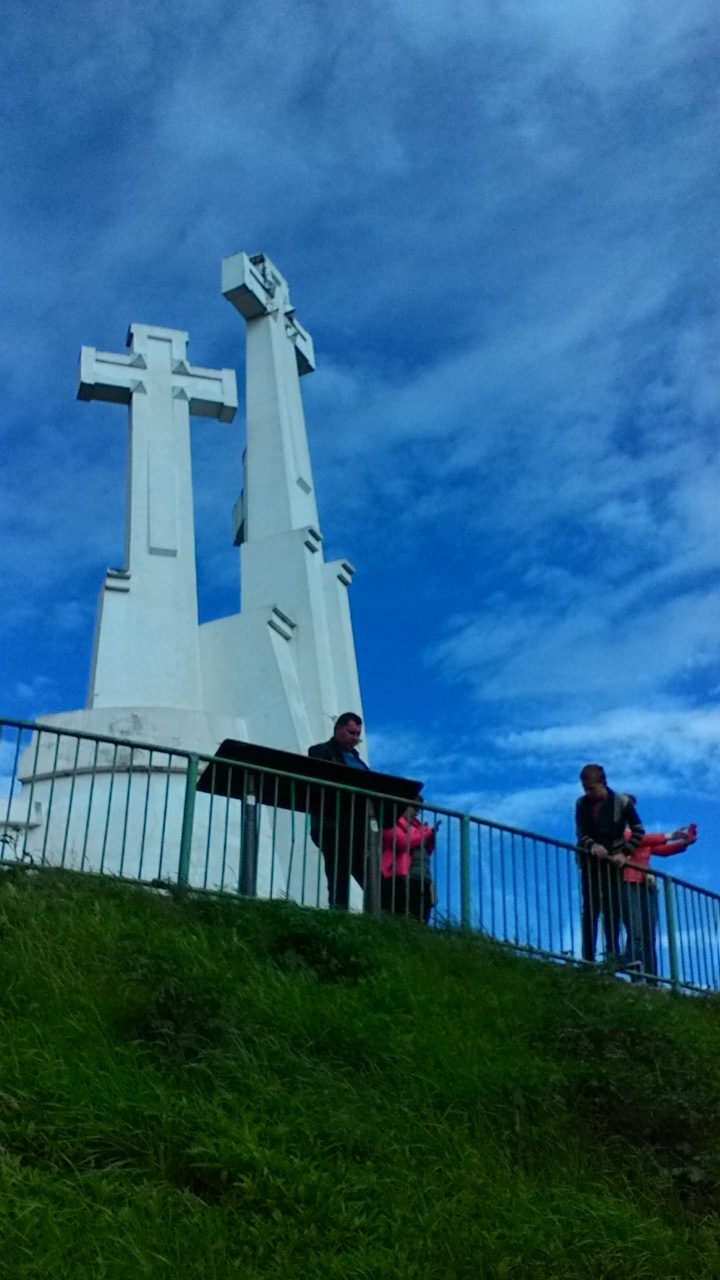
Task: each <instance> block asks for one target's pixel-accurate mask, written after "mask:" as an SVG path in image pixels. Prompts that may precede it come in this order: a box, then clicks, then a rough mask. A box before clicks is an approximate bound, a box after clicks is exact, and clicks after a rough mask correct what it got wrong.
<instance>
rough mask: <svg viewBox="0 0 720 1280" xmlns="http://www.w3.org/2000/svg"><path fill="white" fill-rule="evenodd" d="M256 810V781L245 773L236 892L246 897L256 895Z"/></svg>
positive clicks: (252, 776)
mask: <svg viewBox="0 0 720 1280" xmlns="http://www.w3.org/2000/svg"><path fill="white" fill-rule="evenodd" d="M274 852H275V850H274V849H273V854H274ZM257 856H258V811H257V795H256V782H255V777H254V775H253V774H252V773H248V774H246V777H245V787H244V795H243V818H242V849H241V851H240V877H239V881H238V892H239V893H241V894H242V895H243V897H246V898H254V897H256V895H257Z"/></svg>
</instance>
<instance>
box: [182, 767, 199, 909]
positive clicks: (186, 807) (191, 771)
mask: <svg viewBox="0 0 720 1280" xmlns="http://www.w3.org/2000/svg"><path fill="white" fill-rule="evenodd" d="M197 780H198V758H197V756H188V762H187V771H186V773H185V802H184V804H183V817H182V832H181V834H180V861H179V862H178V874H177V878H178V884H179V885H186V884H187V882H188V880H189V879H190V854H191V851H192V837H193V822H194V819H195V791H196V788H197Z"/></svg>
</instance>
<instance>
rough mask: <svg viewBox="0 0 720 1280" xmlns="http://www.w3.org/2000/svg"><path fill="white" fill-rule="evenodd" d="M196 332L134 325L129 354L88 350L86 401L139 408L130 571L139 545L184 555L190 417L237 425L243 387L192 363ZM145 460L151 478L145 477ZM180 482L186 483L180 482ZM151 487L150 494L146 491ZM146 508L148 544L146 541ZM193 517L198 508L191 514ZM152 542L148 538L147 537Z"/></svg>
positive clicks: (84, 355) (229, 374)
mask: <svg viewBox="0 0 720 1280" xmlns="http://www.w3.org/2000/svg"><path fill="white" fill-rule="evenodd" d="M187 342H188V335H187V333H183V332H182V331H181V330H179V329H161V328H158V327H156V326H151V325H144V324H131V325H130V329H129V332H128V346H129V347H130V354H129V355H116V354H114V353H113V352H107V351H96V350H95V348H94V347H83V348H82V351H81V354H80V384H79V387H78V399H79V400H107V401H111V402H112V403H114V404H129V405H130V412H131V432H132V441H131V467H130V486H129V487H130V501H129V509H128V513H127V522H128V529H127V568H129V569H132V568H133V567H135V566H133V565H131V563H130V559H131V557H132V552H133V550H136V551H137V552H140V553H141V552H142V551H143V550H146V551H148V552H149V553H150V554H151V555H171V556H172V555H177V552H178V541H179V539H178V519H179V518H180V519H182V515H184V514H187V513H186V512H183V513H181V512H180V511H179V510H178V506H179V501H178V500H179V499H180V497H181V494H180V493H179V492H178V490H179V488H181V487H184V486H183V484H182V482H183V480H186V479H189V472H188V474H187V476H185V475H182V474H180V475H179V474H178V472H181V473H182V472H184V471H186V465H184V464H185V463H186V462H187V464H188V465H189V457H188V458H187V459H185V458H184V456H183V455H184V454H185V453H186V452H188V453H189V439H188V441H187V443H186V441H185V438H184V437H185V435H186V433H187V431H188V425H187V424H188V418H189V415H190V414H194V415H196V416H199V417H204V418H219V419H220V421H221V422H232V420H233V418H234V417H235V413H236V411H237V386H236V381H235V373H234V371H233V370H232V369H203V368H198V367H195V366H193V365H190V364H188V363H187V359H186V357H187ZM138 463H140V464H141V465H142V464H145V465H142V470H143V471H144V472H145V476H144V477H142V476H141V475H139V474H138ZM178 482H180V483H178ZM143 491H145V492H143ZM143 512H146V513H147V542H146V544H145V546H143V545H142V543H141V542H140V541H139V535H140V527H139V526H140V525H141V524H142V523H144V521H143V520H142V515H143ZM190 516H192V512H191V511H190ZM144 541H145V540H144V539H143V542H144Z"/></svg>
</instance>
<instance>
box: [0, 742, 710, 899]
mask: <svg viewBox="0 0 720 1280" xmlns="http://www.w3.org/2000/svg"><path fill="white" fill-rule="evenodd" d="M6 726H7V727H9V728H14V729H19V730H22V731H27V732H28V733H38V732H42V733H50V734H55V735H56V736H57V737H69V738H76V739H82V740H83V741H87V742H94V743H104V744H106V745H108V746H112V747H126V748H128V749H129V750H131V751H145V752H148V753H153V754H163V755H166V756H171V757H172V756H177V757H179V758H180V759H184V760H187V761H197V762H198V763H199V762H200V761H204V762H205V763H206V764H220V765H229V766H231V767H232V768H235V769H245V770H248V771H252V772H253V773H262V774H266V775H270V776H271V777H273V778H283V779H287V780H289V781H291V782H299V783H303V784H305V785H308V786H310V785H312V786H321V787H330V788H332V789H333V790H334V791H344V792H348V793H350V794H353V795H357V794H359V793H360V794H362V795H363V796H367V797H369V798H370V799H373V800H382V801H384V802H386V803H389V804H402V805H404V806H406V807H407V805H408V804H409V803H410V802H409V801H408V799H407V797H406V796H393V795H389V794H388V793H387V792H381V791H369V790H367V789H366V788H364V787H363V788H362V790H361V792H359V791H358V788H357V787H356V786H353V783H352V780H350V781H348V782H347V783H345V782H335V781H332V782H329V781H327V782H326V781H324V780H323V779H322V778H317V777H315V778H312V777H308V776H307V775H304V774H302V773H292V772H289V771H286V770H283V769H276V768H273V767H272V766H271V765H259V764H258V765H256V764H247V763H245V764H244V763H243V762H242V761H238V760H231V759H229V758H227V757H225V756H218V755H207V754H205V753H204V752H200V751H192V750H189V749H188V748H186V747H170V746H162V745H160V744H159V743H157V742H142V741H140V740H138V739H134V738H117V737H113V736H110V735H106V734H99V733H90V732H88V730H85V729H74V728H64V727H63V726H62V725H54V724H46V723H44V722H43V721H42V720H41V719H39V720H35V721H33V720H17V719H14V718H12V717H6V716H2V717H0V731H1V730H2V729H3V728H4V727H6ZM299 759H303V757H299ZM0 807H1V806H0ZM417 807H418V809H420V810H421V811H422V810H432V812H433V813H437V814H440V815H442V816H443V817H448V818H458V819H460V820H462V819H467V820H468V821H470V822H472V823H476V824H478V825H482V826H483V827H487V828H489V829H490V830H493V831H499V832H507V833H508V834H509V835H513V836H521V837H522V838H524V839H527V840H540V841H542V843H543V844H545V845H550V846H552V847H553V848H556V849H567V850H569V852H571V853H574V854H577V853H578V852H579V849H578V845H577V843H573V842H571V841H569V840H560V839H558V838H556V837H555V836H548V835H545V834H543V833H542V832H539V831H530V830H527V829H525V828H523V827H514V826H511V825H509V824H508V823H504V822H496V821H495V820H494V819H492V818H485V817H482V816H481V815H479V814H473V813H468V812H467V811H466V810H463V809H453V808H450V807H449V806H446V805H440V804H435V803H433V802H432V801H425V800H423V802H422V804H419V805H418V806H417ZM626 865H627V866H631V867H633V868H634V869H636V870H639V871H645V872H646V874H651V875H653V876H655V877H656V879H660V880H664V881H671V882H672V883H673V884H675V885H678V886H680V887H681V888H685V889H691V890H693V891H694V892H696V893H701V894H703V895H704V896H705V897H709V898H713V899H715V900H717V901H719V902H720V893H718V892H716V891H715V890H713V889H709V888H707V887H705V886H704V885H697V884H694V883H693V882H692V881H690V880H683V879H680V878H679V877H678V876H674V875H672V874H671V873H670V872H667V871H662V870H660V869H656V868H655V867H654V866H653V868H652V870H651V871H649V869H648V867H644V866H641V865H640V864H639V863H634V862H630V861H628V862H627V864H626Z"/></svg>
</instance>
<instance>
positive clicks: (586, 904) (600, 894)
mask: <svg viewBox="0 0 720 1280" xmlns="http://www.w3.org/2000/svg"><path fill="white" fill-rule="evenodd" d="M580 782H581V784H582V788H583V792H584V794H583V795H582V796H580V798H579V799H578V800H577V801H576V804H575V830H576V834H577V842H578V862H579V867H580V882H581V888H582V953H583V959H584V960H594V959H595V944H596V940H597V927H598V920H599V918H600V916H602V920H603V932H604V934H605V958H606V959H607V960H614V959H617V958H618V957H619V955H620V924H621V920H622V905H621V903H622V893H621V884H622V871H621V868H622V867H623V865H624V863H625V862H626V861H627V859H628V858H629V859H630V860H632V858H633V854H634V853H635V850H636V849H637V847H638V845H639V844H640V841H641V840H642V838H643V835H644V834H645V829H644V827H643V825H642V822H641V821H640V818H639V817H638V813H637V810H636V808H635V803H634V800H633V799H632V797H631V796H628V795H624V794H623V793H622V792H620V791H613V790H612V788H611V787H609V786H608V784H607V778H606V776H605V770H604V769H603V767H602V765H601V764H586V765H584V766H583V768H582V769H581V770H580Z"/></svg>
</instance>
